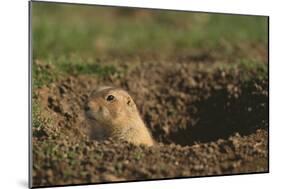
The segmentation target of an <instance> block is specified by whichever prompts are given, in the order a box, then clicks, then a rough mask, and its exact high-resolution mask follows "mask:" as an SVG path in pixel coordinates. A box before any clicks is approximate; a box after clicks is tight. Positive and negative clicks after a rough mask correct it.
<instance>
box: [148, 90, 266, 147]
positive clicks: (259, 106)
mask: <svg viewBox="0 0 281 189" xmlns="http://www.w3.org/2000/svg"><path fill="white" fill-rule="evenodd" d="M268 101H269V99H268V93H267V91H262V92H256V91H255V90H253V86H250V85H245V86H242V94H240V95H239V96H238V97H235V96H231V95H230V94H229V92H228V91H227V90H226V89H221V90H218V91H215V92H212V94H211V95H210V96H209V97H208V98H206V99H205V100H201V101H198V102H195V103H194V104H191V106H194V108H196V109H197V110H198V111H197V113H196V114H194V115H192V116H191V117H192V119H191V121H190V124H189V125H188V126H187V127H185V128H180V127H176V129H175V130H172V131H171V132H170V133H169V134H167V135H166V136H161V134H160V135H159V132H158V131H157V132H153V133H152V134H153V136H154V137H155V138H156V140H158V141H160V142H163V143H166V144H170V143H175V144H180V145H182V146H185V145H192V144H195V143H205V142H211V141H216V140H218V139H226V138H228V137H230V136H231V135H234V134H235V133H239V134H240V135H242V136H244V135H249V134H251V133H254V132H255V131H256V130H257V129H265V130H268V124H269V109H268V108H269V107H268ZM160 133H161V132H160ZM162 135H163V132H162Z"/></svg>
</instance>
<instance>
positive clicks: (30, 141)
mask: <svg viewBox="0 0 281 189" xmlns="http://www.w3.org/2000/svg"><path fill="white" fill-rule="evenodd" d="M37 2H38V3H46V4H65V5H85V6H99V7H112V8H113V7H115V8H116V7H118V8H136V9H148V10H160V11H177V12H189V13H208V14H223V15H237V16H256V17H266V18H267V42H268V43H267V65H268V66H267V67H268V91H267V92H268V137H267V161H268V164H267V171H262V172H247V173H234V174H220V175H219V174H217V175H205V176H189V177H167V178H159V179H145V180H144V179H139V180H126V181H112V182H97V183H81V184H64V185H49V186H35V187H34V186H32V161H33V158H32V96H31V95H32V3H37ZM269 23H270V16H268V15H254V14H235V13H223V12H204V11H191V10H175V9H163V8H148V7H133V6H123V5H122V6H121V5H101V4H88V3H69V2H55V1H40V0H30V1H29V2H28V79H29V81H28V89H29V90H28V113H29V117H28V125H29V127H28V139H29V142H28V145H29V146H28V165H29V166H28V187H29V188H51V187H68V186H85V185H99V184H118V183H130V182H144V181H146V182H147V181H161V180H175V179H189V178H208V177H223V176H239V175H254V174H266V173H270V158H269V155H270V152H269V147H270V145H269V142H270V140H269V137H270V113H269V111H270V107H269V103H270V100H269V96H270V95H269V91H270V77H269V76H270V74H269V72H270V67H269V62H270V59H269V57H270V49H269V46H270V45H269V44H270V34H269V33H270V26H269Z"/></svg>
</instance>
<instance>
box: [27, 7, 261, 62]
mask: <svg viewBox="0 0 281 189" xmlns="http://www.w3.org/2000/svg"><path fill="white" fill-rule="evenodd" d="M32 18H33V22H32V24H33V39H34V40H33V42H34V44H33V47H34V48H33V51H34V58H50V57H51V58H58V57H60V56H61V55H64V56H66V57H69V56H71V55H79V56H82V57H94V58H96V57H99V56H103V55H107V54H110V53H113V54H121V55H135V54H140V53H145V52H156V53H171V52H175V51H181V50H186V49H190V48H205V49H206V48H207V49H213V48H217V47H218V46H221V45H226V44H225V43H228V44H231V45H236V44H237V45H239V44H240V43H245V42H247V43H259V44H262V45H266V42H267V18H266V17H249V16H239V15H223V14H206V13H190V12H176V11H168V12H166V11H159V10H158V11H151V10H142V11H134V10H131V11H130V10H128V9H120V8H110V7H97V6H79V5H78V6H77V5H75V6H73V5H63V4H46V3H38V2H36V3H33V16H32ZM160 49H161V52H159V50H160Z"/></svg>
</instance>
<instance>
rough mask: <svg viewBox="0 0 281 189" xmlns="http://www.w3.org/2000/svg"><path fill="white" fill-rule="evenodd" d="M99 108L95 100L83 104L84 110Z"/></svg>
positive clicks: (97, 109) (94, 110)
mask: <svg viewBox="0 0 281 189" xmlns="http://www.w3.org/2000/svg"><path fill="white" fill-rule="evenodd" d="M99 109H100V106H99V104H98V103H97V102H95V101H90V102H88V103H87V104H86V106H85V110H86V111H89V110H91V111H93V112H98V111H99Z"/></svg>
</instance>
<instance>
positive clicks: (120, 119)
mask: <svg viewBox="0 0 281 189" xmlns="http://www.w3.org/2000/svg"><path fill="white" fill-rule="evenodd" d="M85 112H86V117H87V118H88V119H89V120H92V121H94V122H95V123H96V124H99V125H101V126H102V127H104V128H103V129H106V130H108V129H112V128H111V127H114V126H116V127H118V126H119V127H120V126H122V125H124V122H126V120H127V119H130V116H131V115H135V114H136V113H138V111H137V107H136V105H135V103H134V101H133V99H132V98H131V96H130V95H129V94H128V93H127V92H126V91H124V90H122V89H119V88H114V87H99V88H97V89H96V90H94V91H93V92H92V93H91V94H90V96H89V99H88V102H87V103H86V106H85Z"/></svg>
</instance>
